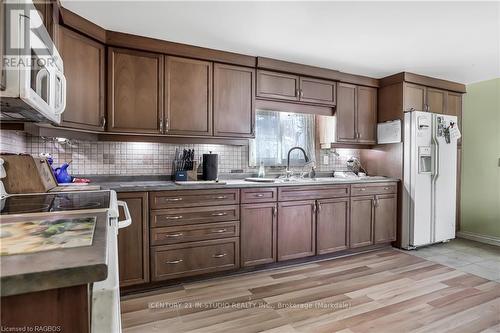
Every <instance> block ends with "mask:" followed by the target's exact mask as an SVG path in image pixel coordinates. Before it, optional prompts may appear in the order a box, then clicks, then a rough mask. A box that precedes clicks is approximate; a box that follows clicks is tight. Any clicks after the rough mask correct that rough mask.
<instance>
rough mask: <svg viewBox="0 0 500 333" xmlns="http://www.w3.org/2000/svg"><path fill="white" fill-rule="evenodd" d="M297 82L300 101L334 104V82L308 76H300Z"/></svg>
mask: <svg viewBox="0 0 500 333" xmlns="http://www.w3.org/2000/svg"><path fill="white" fill-rule="evenodd" d="M299 82H300V88H299V89H300V93H299V96H300V101H301V102H307V103H313V104H322V105H331V106H335V103H336V100H335V94H336V92H335V82H333V81H327V80H320V79H313V78H308V77H301V78H300V81H299Z"/></svg>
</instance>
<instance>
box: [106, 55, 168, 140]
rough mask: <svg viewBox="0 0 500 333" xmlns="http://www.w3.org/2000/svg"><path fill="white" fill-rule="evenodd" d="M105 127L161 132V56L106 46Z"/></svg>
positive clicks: (110, 129) (128, 130)
mask: <svg viewBox="0 0 500 333" xmlns="http://www.w3.org/2000/svg"><path fill="white" fill-rule="evenodd" d="M108 85H109V86H108V121H109V125H108V130H109V131H113V132H133V133H161V125H160V124H161V123H162V117H163V55H161V54H156V53H149V52H139V51H133V50H128V49H118V48H109V49H108Z"/></svg>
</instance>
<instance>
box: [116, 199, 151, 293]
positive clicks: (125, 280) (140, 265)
mask: <svg viewBox="0 0 500 333" xmlns="http://www.w3.org/2000/svg"><path fill="white" fill-rule="evenodd" d="M118 199H119V200H123V201H125V202H126V203H127V206H128V209H129V211H130V216H131V217H132V224H131V225H129V226H128V227H126V228H123V229H120V232H119V233H118V259H119V271H120V286H130V285H134V284H141V283H146V282H149V223H148V215H149V213H148V193H147V192H130V193H118ZM123 219H125V217H124V215H123V212H122V211H121V210H120V220H123Z"/></svg>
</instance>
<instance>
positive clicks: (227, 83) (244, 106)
mask: <svg viewBox="0 0 500 333" xmlns="http://www.w3.org/2000/svg"><path fill="white" fill-rule="evenodd" d="M254 96H255V70H254V69H253V68H247V67H239V66H230V65H224V64H217V63H216V64H214V96H213V98H214V110H213V111H214V116H213V117H214V135H215V136H221V137H224V136H227V137H240V138H242V137H253V136H254V135H255V133H254V122H255V109H254Z"/></svg>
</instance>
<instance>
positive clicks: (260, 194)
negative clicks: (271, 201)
mask: <svg viewBox="0 0 500 333" xmlns="http://www.w3.org/2000/svg"><path fill="white" fill-rule="evenodd" d="M255 196H256V197H257V198H262V197H263V196H264V194H262V193H259V194H256V195H255Z"/></svg>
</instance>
